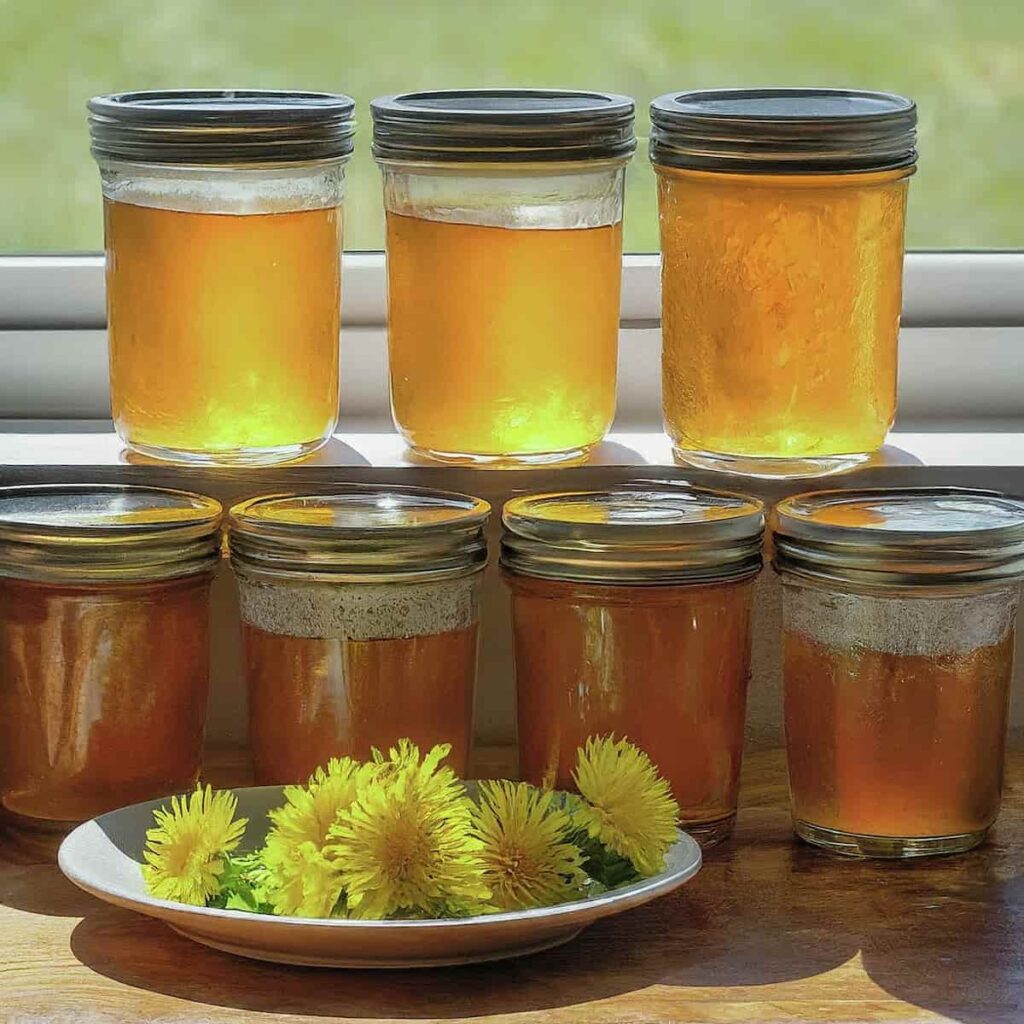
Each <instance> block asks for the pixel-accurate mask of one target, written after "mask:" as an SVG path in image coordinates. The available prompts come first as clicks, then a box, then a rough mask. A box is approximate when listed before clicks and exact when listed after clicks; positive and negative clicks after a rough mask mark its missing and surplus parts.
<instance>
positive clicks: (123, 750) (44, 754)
mask: <svg viewBox="0 0 1024 1024" xmlns="http://www.w3.org/2000/svg"><path fill="white" fill-rule="evenodd" d="M220 513H221V509H220V505H219V504H218V503H217V502H216V501H213V500H212V499H211V498H205V497H202V496H200V495H198V494H189V493H186V492H184V491H169V490H161V489H158V488H153V487H128V486H120V485H106V484H84V485H52V486H26V487H5V488H0V815H2V818H3V820H4V823H5V825H6V826H8V827H13V828H14V829H16V830H18V831H21V832H28V833H32V832H37V833H45V832H59V831H63V830H65V829H66V828H68V827H69V826H70V825H71V824H72V823H75V822H79V821H82V820H84V819H87V818H91V817H93V816H94V815H97V814H102V813H104V812H106V811H110V810H113V809H114V808H116V807H120V806H123V805H125V804H133V803H137V802H139V801H141V800H151V799H154V798H156V797H161V796H165V795H167V794H170V793H175V792H180V791H182V790H184V789H187V788H188V787H190V786H191V785H192V784H193V783H194V782H195V781H196V778H197V776H198V774H199V763H200V755H201V752H202V742H203V726H204V722H205V718H206V698H207V687H208V678H209V633H208V624H207V617H208V594H209V589H210V579H211V576H212V573H213V569H214V567H215V566H216V564H217V562H218V560H219V557H220V551H219V532H218V531H219V522H220Z"/></svg>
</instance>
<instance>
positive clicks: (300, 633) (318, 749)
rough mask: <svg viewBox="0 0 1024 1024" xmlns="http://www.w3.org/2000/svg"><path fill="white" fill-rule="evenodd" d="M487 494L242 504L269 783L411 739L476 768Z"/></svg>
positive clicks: (412, 493) (405, 491) (236, 552)
mask: <svg viewBox="0 0 1024 1024" xmlns="http://www.w3.org/2000/svg"><path fill="white" fill-rule="evenodd" d="M488 512H489V506H488V505H487V503H486V502H483V501H480V500H479V499H476V498H470V497H467V496H464V495H458V494H450V493H448V492H444V491H427V490H418V489H416V488H403V487H380V488H375V487H369V486H367V487H360V486H357V485H351V486H349V487H347V488H344V489H339V490H337V491H334V492H332V493H330V494H324V495H293V496H270V497H266V498H254V499H251V500H249V501H246V502H243V503H242V504H240V505H237V506H235V508H234V509H232V511H231V522H230V544H231V559H232V565H233V567H234V570H235V574H236V576H237V579H238V586H239V595H240V603H241V617H242V641H243V654H244V664H245V675H246V680H247V685H248V691H249V739H250V745H251V747H252V753H253V761H254V765H255V768H256V777H257V779H258V780H259V781H260V783H261V784H262V783H295V782H302V781H304V780H305V779H306V778H308V776H309V775H310V774H311V773H312V771H313V770H314V769H315V768H316V767H318V766H319V765H322V764H324V763H326V762H327V761H328V760H329V759H330V758H332V757H341V756H345V755H348V756H352V757H356V758H360V759H366V758H369V756H370V754H371V751H372V749H373V748H374V747H376V748H378V749H382V750H386V749H387V748H388V747H390V746H392V745H394V744H395V742H396V741H397V740H399V739H402V738H404V737H408V738H409V739H411V740H412V741H413V742H414V743H416V744H418V745H419V746H420V747H421V748H429V747H431V746H434V745H435V744H438V743H447V744H450V745H451V747H452V752H451V756H450V758H449V760H448V763H449V764H450V765H451V766H452V767H453V768H454V769H455V770H456V771H457V772H459V773H460V774H464V773H465V771H466V769H467V764H468V758H469V753H470V747H471V741H472V727H473V697H474V689H475V682H476V654H477V627H478V621H479V589H480V572H481V570H482V568H483V566H484V563H485V562H486V557H487V552H486V545H485V542H484V539H483V532H482V531H483V523H484V521H485V520H486V518H487V515H488Z"/></svg>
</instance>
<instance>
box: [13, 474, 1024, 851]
mask: <svg viewBox="0 0 1024 1024" xmlns="http://www.w3.org/2000/svg"><path fill="white" fill-rule="evenodd" d="M489 511H490V509H489V506H488V504H487V503H486V502H484V501H482V500H480V499H478V498H474V497H470V496H466V495H460V494H454V493H449V492H444V491H432V490H422V489H416V488H409V487H390V486H388V487H383V486H381V487H377V486H369V485H365V486H360V485H349V486H345V487H340V488H337V489H334V490H332V491H331V493H325V494H309V495H295V494H289V495H270V496H263V497H256V498H252V499H250V500H247V501H244V502H242V503H240V504H238V505H236V506H235V507H234V508H232V509H231V511H230V513H229V515H228V517H227V522H226V536H227V541H228V547H229V550H230V558H231V563H232V566H233V569H234V573H235V576H236V577H237V583H238V590H239V595H240V607H241V620H242V633H243V647H244V665H245V676H246V679H247V684H248V695H249V726H250V729H249V731H250V743H251V749H252V755H253V760H254V763H255V769H256V776H257V780H258V781H259V782H261V783H291V782H299V781H302V780H304V779H305V778H306V776H307V775H308V774H309V773H310V772H311V771H312V770H313V769H314V768H315V767H316V766H317V765H318V764H321V763H323V762H325V761H326V760H327V759H328V758H329V757H332V756H339V755H342V754H351V755H354V756H356V757H360V758H364V757H366V756H368V754H369V753H370V749H371V747H373V746H378V747H386V746H387V745H389V744H391V743H393V742H394V741H395V740H397V739H398V738H399V737H402V736H409V737H411V738H412V739H413V740H415V741H416V742H418V743H419V744H422V745H424V746H428V745H431V744H434V743H440V742H447V743H451V745H452V757H451V762H452V764H453V767H454V768H455V769H456V770H458V771H459V772H464V771H465V770H466V768H467V763H468V757H469V752H470V744H471V737H472V726H473V695H474V690H475V687H476V678H475V677H476V651H477V629H478V620H479V593H480V585H481V571H482V570H483V568H484V566H485V564H486V562H487V546H486V541H485V537H484V525H485V521H486V520H487V518H488V515H489ZM772 521H773V538H774V539H773V545H774V562H775V567H776V569H777V570H778V572H779V573H780V574H781V576H782V580H783V583H784V588H783V589H784V635H783V637H782V645H783V652H784V683H785V701H784V703H785V714H784V718H785V732H786V746H787V752H788V763H789V773H790V786H791V795H792V808H793V816H794V822H795V829H796V832H797V834H798V835H800V836H801V837H802V838H804V839H806V840H808V841H809V842H811V843H814V844H817V845H819V846H822V847H825V848H827V849H830V850H833V851H837V852H842V853H853V854H861V855H868V856H871V855H877V856H891V857H903V856H914V855H921V854H929V853H948V852H955V851H961V850H966V849H969V848H971V847H972V846H974V845H976V844H977V843H979V842H980V841H981V840H982V839H983V837H984V835H985V833H986V831H987V829H988V828H989V827H990V826H991V824H992V823H993V821H994V820H995V818H996V815H997V813H998V809H999V802H1000V791H1001V785H1002V772H1003V754H1004V742H1005V737H1006V731H1007V714H1008V701H1009V691H1010V679H1011V669H1012V657H1013V636H1014V625H1013V623H1014V615H1015V608H1016V603H1017V597H1018V589H1019V586H1018V583H1019V580H1020V578H1021V576H1022V574H1024V501H1021V500H1018V499H1013V498H1009V497H1006V496H1003V495H1000V494H998V493H995V492H987V491H970V490H958V489H907V490H846V491H819V492H813V493H808V494H803V495H799V496H796V497H790V498H787V499H785V500H783V501H782V502H780V503H779V504H778V505H777V506H776V507H775V508H774V510H773V513H772ZM503 523H504V534H503V538H502V542H501V555H500V563H501V566H502V569H503V572H504V576H505V579H506V582H507V584H508V586H509V588H510V591H511V595H512V617H513V632H514V653H515V674H516V681H517V691H518V745H519V768H520V773H521V776H522V777H523V778H525V779H527V780H529V781H531V782H534V783H538V784H546V785H554V786H557V787H565V788H570V787H571V786H572V774H571V770H572V766H573V763H574V757H575V752H576V749H577V747H578V746H579V745H580V744H581V743H582V742H583V740H584V739H585V738H586V737H587V736H589V735H591V734H594V733H602V734H607V733H615V734H617V735H619V736H626V737H628V738H629V739H630V740H632V741H633V742H635V743H637V744H638V745H640V746H641V747H642V748H643V749H644V750H646V751H647V753H648V754H649V755H650V756H651V757H652V759H653V760H654V761H655V763H656V764H657V765H658V767H659V768H660V770H661V771H662V773H663V774H664V775H665V777H666V778H667V779H668V780H669V781H670V783H671V785H672V789H673V791H674V793H675V796H676V798H677V800H678V801H679V804H680V806H681V809H682V818H681V820H682V824H683V826H684V827H685V828H687V829H688V830H690V831H691V832H692V833H693V834H695V835H696V836H697V837H698V838H699V839H701V840H702V841H703V842H705V843H708V844H710V843H714V842H717V841H719V840H721V839H723V838H725V837H726V836H727V835H728V833H729V831H730V830H731V827H732V823H733V819H734V816H735V812H736V806H737V791H738V785H739V774H740V761H741V755H742V748H743V733H744V716H745V707H746V697H747V684H748V676H749V661H750V633H751V614H752V589H753V583H754V579H755V577H756V576H757V575H758V573H759V572H760V570H761V568H762V534H763V531H764V526H765V517H764V510H763V507H762V504H761V502H760V501H758V500H756V499H754V498H751V497H745V496H742V495H735V494H728V493H720V492H716V491H710V490H703V489H698V488H694V487H689V486H687V485H685V484H683V483H681V482H680V483H677V484H672V483H658V484H654V483H649V482H636V483H633V484H625V485H622V486H620V487H617V488H614V489H610V490H605V491H579V492H564V493H551V494H534V495H525V496H519V497H515V498H512V499H511V500H509V501H508V502H507V503H506V504H505V506H504V510H503ZM221 549H222V523H221V507H220V505H219V504H218V503H217V502H216V501H214V500H212V499H210V498H207V497H203V496H200V495H197V494H190V493H187V492H181V491H169V490H160V489H156V488H150V487H127V486H115V485H96V486H90V485H81V486H59V485H57V486H41V487H11V488H5V489H0V811H2V815H3V817H4V819H5V820H6V822H7V824H8V825H9V826H12V827H14V828H16V829H27V830H44V831H45V830H51V831H58V830H60V829H63V828H64V827H66V824H67V823H68V822H69V821H77V820H80V819H83V818H86V817H89V816H92V815H94V814H97V813H100V812H103V811H106V810H109V809H111V808H114V807H118V806H121V805H124V804H129V803H132V802H135V801H140V800H145V799H151V798H154V797H157V796H162V795H166V794H167V793H169V792H173V791H179V790H182V789H184V788H187V787H188V786H189V785H191V784H192V783H193V782H194V781H195V779H196V777H197V774H198V771H199V767H200V756H201V747H202V741H203V729H204V717H205V714H206V704H207V689H208V675H209V666H208V658H209V637H208V625H207V614H208V592H209V584H210V579H211V575H212V572H213V569H214V567H215V566H216V564H217V562H218V561H219V559H220V557H221Z"/></svg>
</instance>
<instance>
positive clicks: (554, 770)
mask: <svg viewBox="0 0 1024 1024" xmlns="http://www.w3.org/2000/svg"><path fill="white" fill-rule="evenodd" d="M503 518H504V524H505V533H504V539H503V542H502V556H501V557H502V565H503V567H504V572H505V577H506V580H507V582H508V584H509V586H510V588H511V592H512V613H513V633H514V644H515V672H516V685H517V692H518V708H519V711H518V719H519V720H518V733H519V769H520V773H521V775H522V776H523V778H525V779H526V780H527V781H529V782H532V783H536V784H539V785H547V786H556V787H558V788H560V789H561V788H567V789H571V788H572V787H573V779H572V771H573V767H574V765H575V760H576V751H577V748H578V747H579V746H580V745H581V744H582V743H583V742H584V741H585V740H586V739H587V737H588V736H591V735H594V734H600V735H608V734H615V735H616V736H619V737H626V738H628V739H629V740H631V741H632V742H633V743H636V744H637V745H638V746H639V747H641V748H642V749H643V750H644V751H646V752H647V754H648V755H649V756H650V757H651V758H652V760H653V761H654V762H655V764H656V765H657V766H658V768H659V769H660V771H661V773H662V774H663V775H664V776H665V778H666V779H668V781H669V782H670V783H671V786H672V790H673V792H674V794H675V797H676V799H677V800H678V801H679V805H680V807H681V823H682V827H683V828H685V829H686V830H687V831H689V832H691V833H692V834H693V835H694V836H696V837H697V838H698V840H699V841H700V842H702V843H703V844H705V845H711V844H713V843H716V842H719V841H721V840H722V839H724V838H725V837H726V836H728V834H729V833H730V831H731V830H732V825H733V820H734V818H735V814H736V802H737V795H738V790H739V775H740V762H741V758H742V753H743V724H744V717H745V713H746V700H747V682H748V677H749V673H750V614H751V600H752V591H753V580H754V577H755V576H756V575H757V573H758V571H759V570H760V567H761V536H762V533H763V529H764V515H763V511H762V506H761V503H760V502H758V501H757V500H755V499H752V498H746V497H742V496H738V495H730V494H725V493H719V492H716V491H704V490H700V489H697V488H689V487H686V486H682V485H680V486H671V485H661V486H659V485H654V484H651V485H648V484H645V483H643V482H641V483H637V484H635V485H628V486H624V487H623V488H621V489H617V490H610V491H580V492H567V493H557V494H537V495H527V496H523V497H517V498H513V499H512V500H511V501H509V502H508V503H507V504H506V505H505V509H504V516H503Z"/></svg>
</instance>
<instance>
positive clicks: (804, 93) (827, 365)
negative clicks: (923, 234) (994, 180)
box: [651, 89, 916, 476]
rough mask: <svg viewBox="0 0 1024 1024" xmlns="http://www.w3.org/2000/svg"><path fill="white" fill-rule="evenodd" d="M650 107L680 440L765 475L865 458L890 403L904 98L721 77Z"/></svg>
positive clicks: (675, 429)
mask: <svg viewBox="0 0 1024 1024" xmlns="http://www.w3.org/2000/svg"><path fill="white" fill-rule="evenodd" d="M651 116H652V121H653V125H654V127H653V130H652V142H651V158H652V160H653V161H654V163H655V166H656V169H657V171H658V179H659V190H658V202H659V214H660V224H661V241H662V250H663V255H662V311H663V360H662V362H663V374H662V391H663V411H664V419H665V427H666V430H667V432H668V434H669V436H670V437H671V439H672V442H673V444H674V446H675V449H676V453H677V456H678V457H679V459H680V460H681V461H684V462H688V463H691V464H694V465H699V466H704V467H707V468H713V469H725V470H733V471H738V472H745V473H750V474H753V475H763V476H808V475H811V476H813V475H818V474H821V473H828V472H834V471H837V470H842V469H846V468H849V467H850V466H852V465H855V464H856V463H858V462H860V461H863V460H864V459H865V458H866V457H867V456H868V455H869V454H870V453H872V452H874V451H876V450H877V449H878V448H880V447H881V445H882V443H883V442H884V439H885V436H886V434H887V432H888V430H889V428H890V427H891V426H892V422H893V419H894V416H895V412H896V362H897V334H898V330H899V318H900V306H901V297H902V278H903V235H904V217H905V212H906V200H907V185H908V179H909V176H910V175H911V174H912V173H913V170H914V161H915V159H916V153H915V151H914V137H915V136H914V124H915V109H914V106H913V104H912V103H910V101H908V100H904V99H902V98H900V97H894V96H887V95H883V94H877V93H855V92H849V91H845V90H797V89H772V90H714V91H709V92H700V93H683V94H678V95H676V94H673V95H668V96H663V97H661V98H660V99H657V100H655V101H654V103H653V104H652V106H651Z"/></svg>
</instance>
